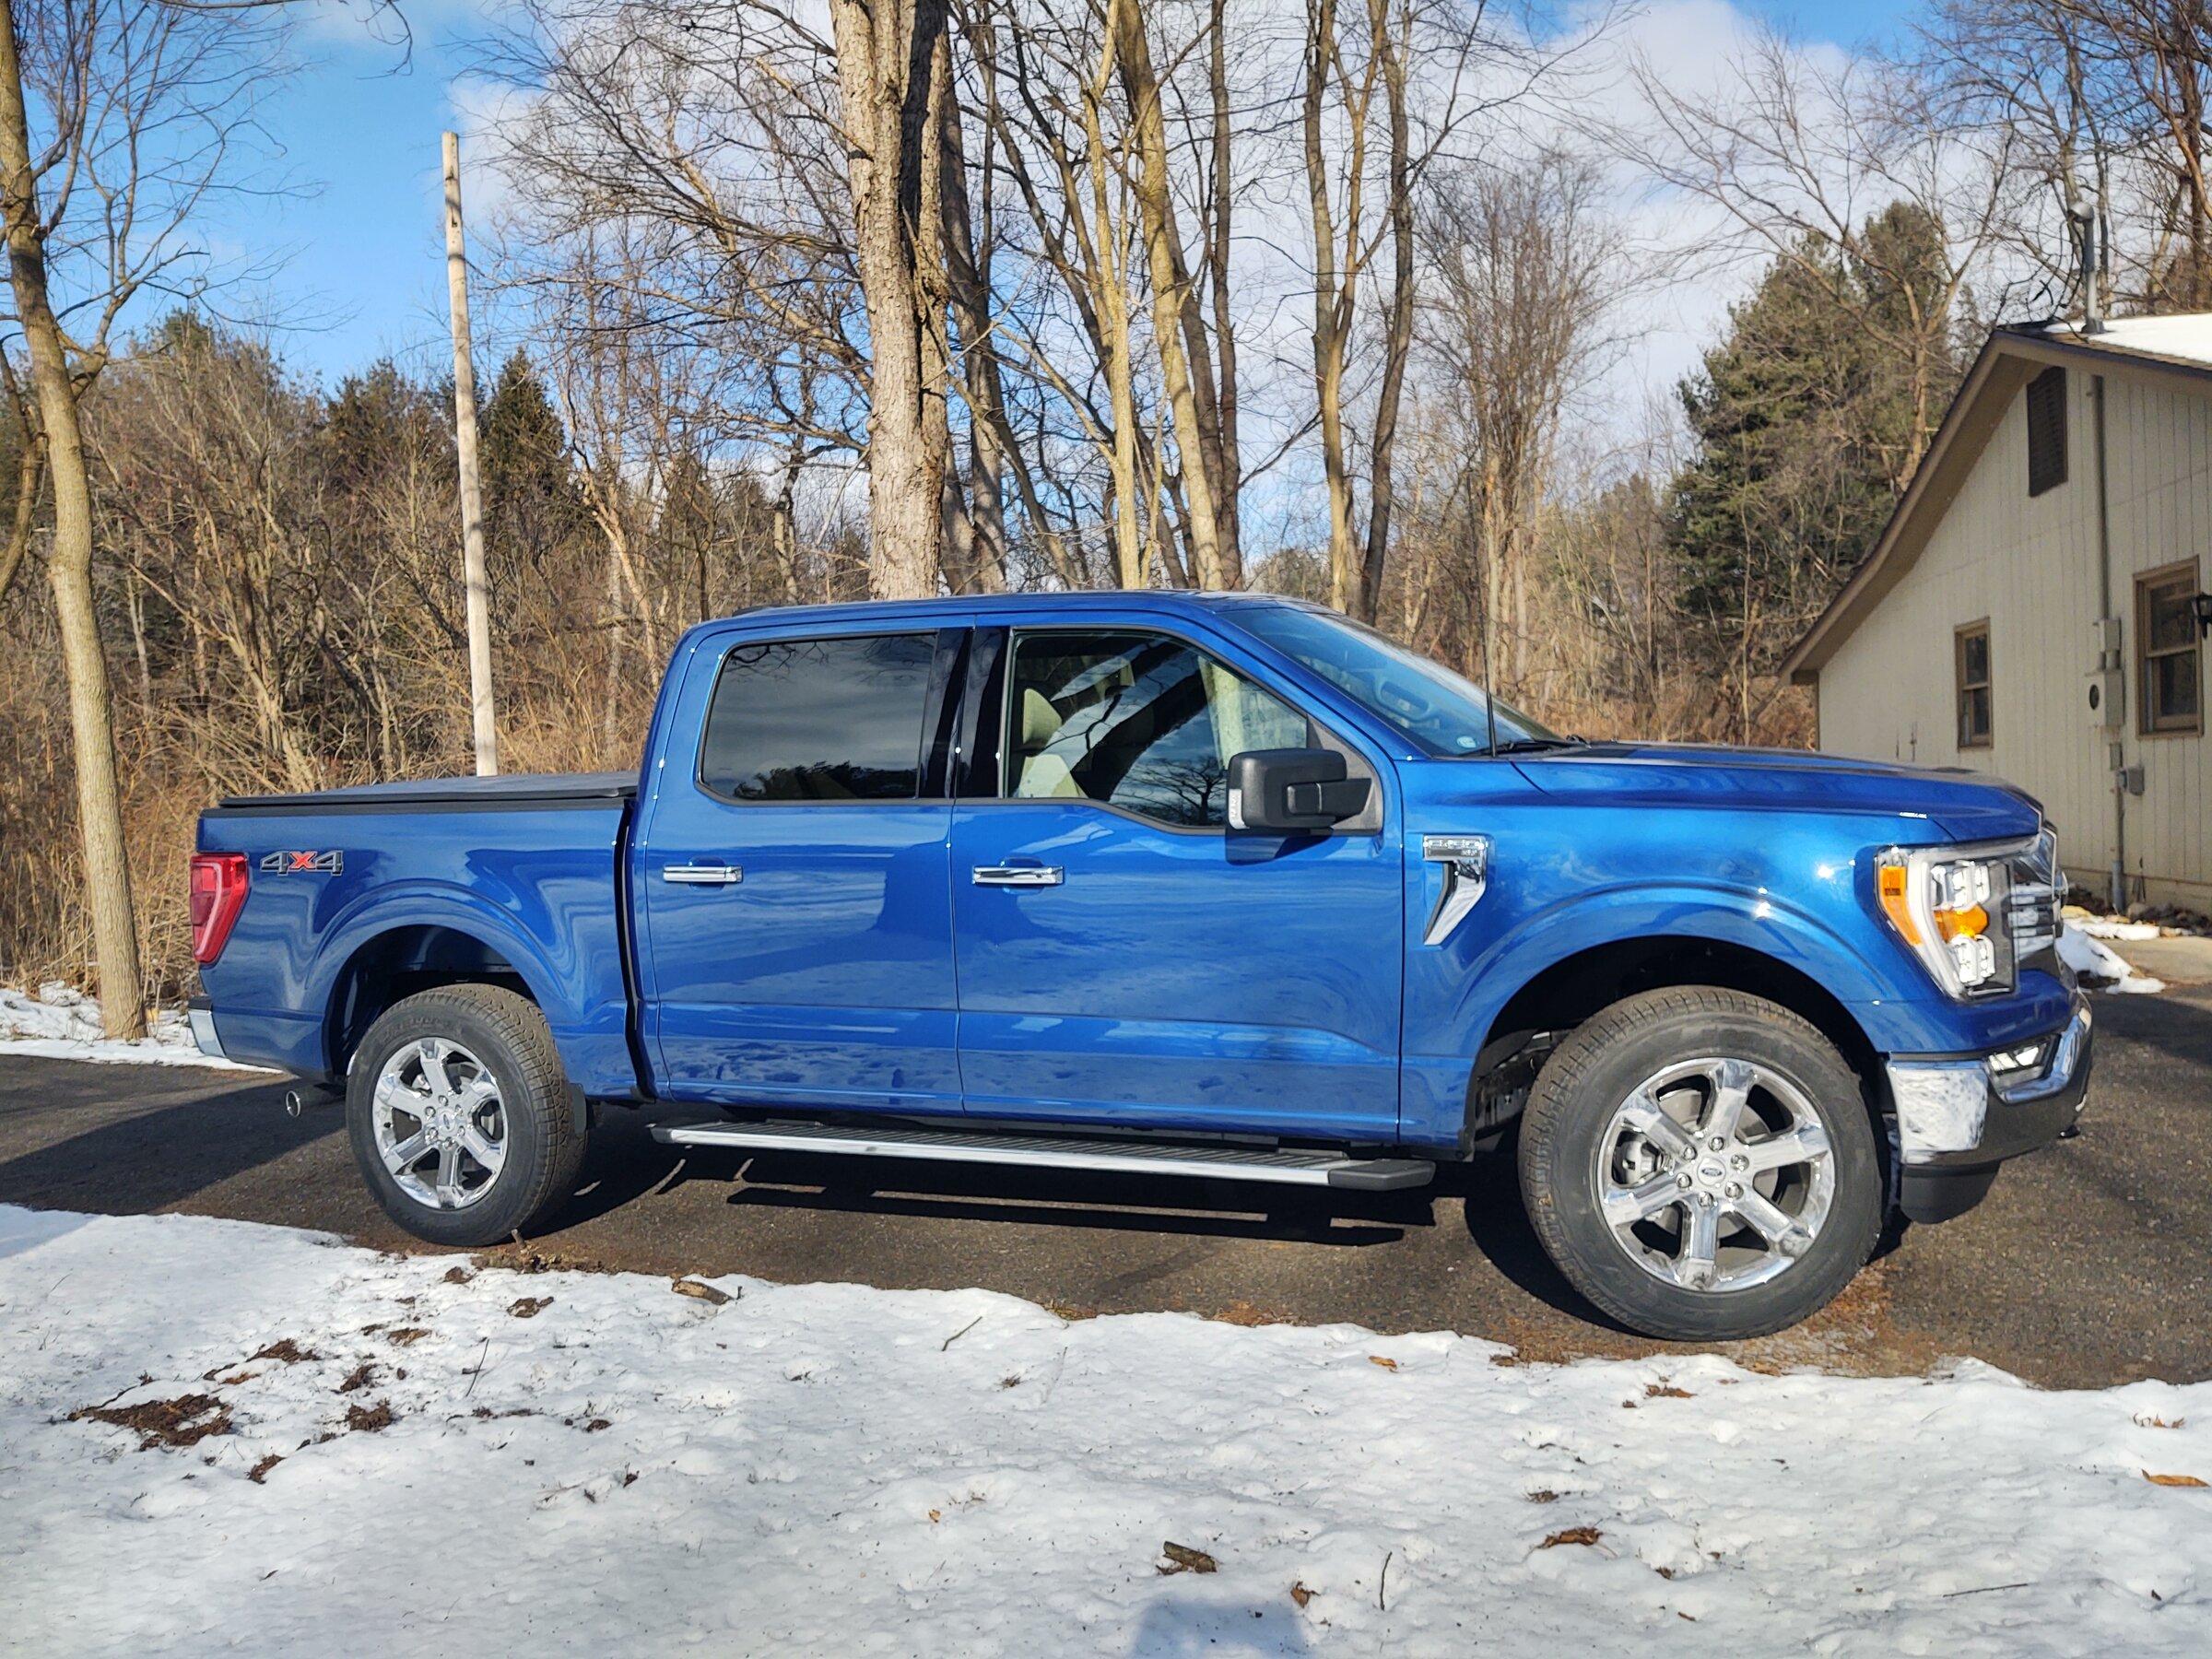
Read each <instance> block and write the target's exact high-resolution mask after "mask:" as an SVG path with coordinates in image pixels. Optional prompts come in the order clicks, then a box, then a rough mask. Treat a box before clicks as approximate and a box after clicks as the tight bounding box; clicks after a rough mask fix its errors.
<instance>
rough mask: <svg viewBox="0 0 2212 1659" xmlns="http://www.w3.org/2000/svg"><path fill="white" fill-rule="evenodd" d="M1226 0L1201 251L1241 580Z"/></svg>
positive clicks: (1228, 550) (1225, 481) (1221, 485)
mask: <svg viewBox="0 0 2212 1659" xmlns="http://www.w3.org/2000/svg"><path fill="white" fill-rule="evenodd" d="M1227 4H1228V0H1214V3H1213V17H1212V20H1211V24H1210V27H1211V29H1212V31H1213V39H1212V42H1211V44H1212V53H1211V56H1210V58H1209V60H1208V77H1209V79H1210V80H1211V81H1212V83H1213V86H1212V89H1213V95H1214V134H1213V139H1214V144H1213V150H1214V156H1213V172H1214V182H1213V190H1214V217H1213V224H1212V226H1211V228H1210V231H1209V236H1210V241H1211V243H1212V245H1211V246H1210V247H1209V248H1208V250H1207V253H1206V259H1207V263H1208V265H1210V267H1211V271H1210V275H1211V277H1212V282H1213V297H1214V349H1215V359H1216V363H1215V366H1216V370H1217V371H1218V375H1219V385H1220V389H1219V391H1218V393H1217V394H1215V398H1214V426H1215V442H1216V446H1217V449H1218V453H1219V457H1220V459H1219V462H1218V465H1217V467H1216V471H1215V479H1214V481H1215V485H1216V488H1217V489H1218V499H1217V500H1216V501H1215V503H1214V504H1215V505H1216V506H1217V507H1218V508H1219V509H1220V513H1221V562H1222V563H1223V564H1225V565H1227V566H1228V567H1229V568H1230V570H1232V571H1236V573H1237V581H1238V583H1239V584H1240V585H1241V584H1242V582H1243V579H1244V539H1243V538H1244V529H1243V512H1242V508H1241V503H1240V501H1239V499H1238V498H1239V496H1240V494H1241V491H1242V490H1243V488H1244V457H1243V453H1242V451H1241V448H1240V446H1239V442H1238V438H1237V324H1236V317H1235V314H1234V312H1233V310H1232V308H1231V307H1230V231H1231V229H1232V228H1233V227H1234V224H1235V206H1236V173H1235V171H1233V169H1232V168H1231V166H1230V160H1231V155H1230V109H1229V59H1228V41H1227V34H1226V20H1225V18H1224V15H1223V14H1224V11H1225V9H1226V7H1227Z"/></svg>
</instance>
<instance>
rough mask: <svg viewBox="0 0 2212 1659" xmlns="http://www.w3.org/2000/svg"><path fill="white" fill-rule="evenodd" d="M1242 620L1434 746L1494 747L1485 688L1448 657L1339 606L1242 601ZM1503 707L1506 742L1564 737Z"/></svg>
mask: <svg viewBox="0 0 2212 1659" xmlns="http://www.w3.org/2000/svg"><path fill="white" fill-rule="evenodd" d="M1237 620H1238V622H1240V623H1241V625H1242V626H1244V627H1245V628H1247V629H1251V630H1252V631H1253V633H1255V634H1257V635H1258V636H1259V637H1260V638H1261V639H1263V640H1265V641H1267V643H1268V644H1270V645H1272V646H1274V647H1275V648H1276V649H1277V651H1279V652H1281V653H1283V654H1284V655H1285V656H1287V657H1289V658H1290V659H1291V660H1292V661H1294V662H1296V663H1298V664H1300V665H1301V666H1303V667H1306V668H1310V669H1312V671H1313V672H1314V673H1315V674H1318V675H1319V676H1321V677H1322V678H1323V679H1324V680H1327V681H1328V682H1329V684H1331V685H1332V686H1335V688H1337V689H1338V690H1340V691H1342V692H1344V693H1345V694H1346V695H1347V697H1350V698H1351V699H1352V700H1354V701H1355V702H1357V703H1359V706H1360V707H1361V708H1363V709H1366V710H1367V711H1369V712H1371V713H1372V714H1374V715H1376V716H1377V717H1378V718H1380V719H1382V720H1383V721H1385V722H1387V723H1388V724H1390V725H1391V726H1392V727H1393V728H1394V730H1396V731H1398V732H1401V733H1403V734H1404V735H1406V737H1408V738H1409V739H1411V740H1412V741H1413V743H1415V744H1416V745H1417V746H1418V747H1420V748H1422V749H1425V750H1427V751H1428V752H1429V753H1430V754H1431V755H1436V756H1448V755H1481V754H1488V752H1489V749H1490V722H1489V705H1488V703H1486V701H1485V700H1484V698H1483V695H1482V688H1481V687H1480V686H1477V685H1476V684H1475V682H1474V681H1472V680H1470V679H1467V678H1465V677H1464V676H1461V675H1457V674H1454V673H1453V672H1452V670H1451V669H1449V668H1447V667H1445V666H1444V665H1442V664H1441V663H1436V662H1431V661H1430V659H1429V658H1427V657H1425V656H1422V655H1421V654H1420V653H1418V652H1413V651H1408V650H1406V647H1405V646H1403V645H1399V644H1395V643H1394V642H1393V641H1390V640H1387V639H1385V638H1383V636H1382V635H1381V634H1379V633H1377V632H1376V631H1375V630H1374V629H1371V628H1364V627H1362V626H1360V625H1359V623H1357V622H1354V621H1351V620H1350V619H1349V618H1345V617H1340V616H1337V615H1335V614H1334V613H1333V612H1328V611H1312V610H1305V609H1303V608H1301V607H1300V606H1289V605H1255V606H1248V607H1244V608H1241V609H1240V610H1239V611H1238V612H1237ZM1496 707H1497V714H1498V747H1500V749H1503V748H1509V747H1514V746H1516V745H1519V746H1531V745H1541V744H1551V743H1557V742H1559V741H1561V739H1560V738H1559V737H1558V736H1557V735H1555V734H1553V733H1551V732H1547V731H1546V730H1545V729H1544V728H1543V727H1542V726H1541V725H1538V724H1536V723H1535V721H1533V720H1531V719H1530V718H1529V717H1528V716H1527V715H1525V714H1523V713H1521V712H1519V711H1517V710H1514V709H1510V708H1508V707H1506V705H1505V704H1503V703H1499V704H1497V705H1496Z"/></svg>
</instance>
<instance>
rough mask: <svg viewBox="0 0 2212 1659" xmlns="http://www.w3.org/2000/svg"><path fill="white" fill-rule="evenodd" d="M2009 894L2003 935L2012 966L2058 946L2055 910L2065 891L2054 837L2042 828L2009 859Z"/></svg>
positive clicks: (2049, 831)
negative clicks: (2007, 940)
mask: <svg viewBox="0 0 2212 1659" xmlns="http://www.w3.org/2000/svg"><path fill="white" fill-rule="evenodd" d="M2011 876H2012V881H2011V892H2010V893H2009V895H2008V896H2007V898H2006V906H2005V923H2006V932H2007V933H2009V934H2010V935H2012V953H2013V959H2014V960H2015V961H2016V962H2025V961H2027V960H2028V959H2030V957H2033V956H2035V955H2037V954H2038V953H2040V952H2041V951H2045V950H2049V949H2050V948H2051V947H2053V946H2054V945H2056V944H2057V943H2058V930H2059V906H2060V904H2061V903H2062V902H2063V900H2064V899H2065V890H2066V877H2065V871H2064V870H2063V869H2061V868H2060V867H2059V863H2058V834H2057V832H2056V831H2055V830H2051V829H2048V828H2046V829H2045V830H2043V831H2042V832H2041V834H2039V835H2038V836H2037V837H2036V838H2035V840H2034V841H2030V843H2029V844H2028V845H2027V846H2025V847H2023V848H2021V849H2020V851H2019V852H2018V853H2015V854H2014V855H2013V858H2012V870H2011Z"/></svg>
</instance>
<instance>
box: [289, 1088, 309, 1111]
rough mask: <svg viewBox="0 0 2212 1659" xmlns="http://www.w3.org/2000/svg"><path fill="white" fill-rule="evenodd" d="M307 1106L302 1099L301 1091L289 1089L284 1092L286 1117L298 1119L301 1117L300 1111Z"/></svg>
mask: <svg viewBox="0 0 2212 1659" xmlns="http://www.w3.org/2000/svg"><path fill="white" fill-rule="evenodd" d="M306 1104H307V1102H306V1101H304V1100H301V1099H300V1091H299V1090H298V1089H296V1088H288V1089H286V1090H285V1091H284V1115H285V1116H286V1117H288V1118H296V1117H298V1116H299V1115H300V1109H301V1108H302V1107H304V1106H305V1105H306Z"/></svg>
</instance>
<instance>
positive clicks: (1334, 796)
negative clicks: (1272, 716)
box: [1229, 748, 1374, 832]
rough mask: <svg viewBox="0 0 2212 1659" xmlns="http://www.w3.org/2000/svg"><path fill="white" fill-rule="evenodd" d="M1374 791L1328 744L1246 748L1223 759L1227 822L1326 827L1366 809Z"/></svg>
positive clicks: (1249, 826)
mask: <svg viewBox="0 0 2212 1659" xmlns="http://www.w3.org/2000/svg"><path fill="white" fill-rule="evenodd" d="M1373 790H1374V784H1373V782H1371V780H1369V779H1367V778H1354V777H1350V776H1348V775H1347V769H1346V767H1345V763H1344V757H1343V756H1342V755H1340V754H1338V753H1336V752H1335V750H1334V749H1321V748H1295V749H1246V750H1245V751H1244V752H1243V753H1242V754H1241V755H1238V756H1235V757H1233V758H1232V759H1230V763H1229V827H1230V829H1231V830H1276V831H1286V832H1295V831H1299V830H1334V829H1335V827H1336V826H1337V825H1338V824H1341V823H1342V822H1344V820H1345V819H1347V818H1358V817H1359V814H1360V813H1361V812H1363V811H1365V810H1366V808H1367V798H1368V796H1369V794H1371V793H1372V792H1373Z"/></svg>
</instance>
